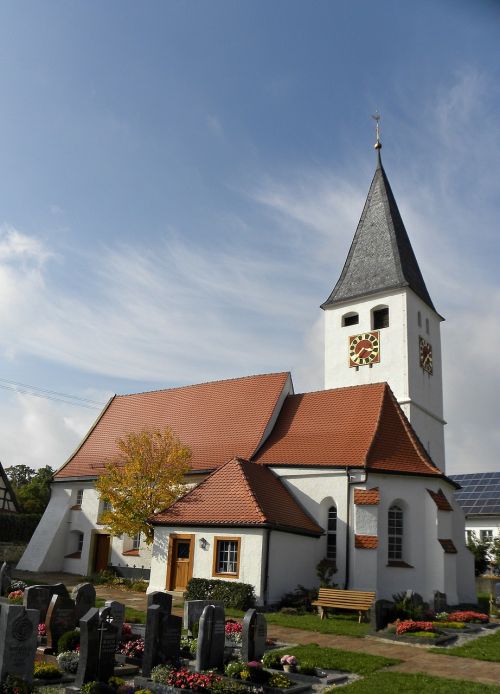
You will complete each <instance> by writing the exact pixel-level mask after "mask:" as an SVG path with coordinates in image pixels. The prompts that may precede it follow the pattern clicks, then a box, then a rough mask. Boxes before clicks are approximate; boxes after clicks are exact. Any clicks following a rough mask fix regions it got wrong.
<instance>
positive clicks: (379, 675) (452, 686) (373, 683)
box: [325, 672, 500, 694]
mask: <svg viewBox="0 0 500 694" xmlns="http://www.w3.org/2000/svg"><path fill="white" fill-rule="evenodd" d="M334 691H337V688H334V689H333V688H332V689H329V690H326V692H325V694H333V692H334ZM347 692H349V694H387V693H388V692H405V694H422V692H432V694H498V693H499V692H500V687H497V686H495V685H492V684H481V683H480V682H466V681H465V680H450V679H445V678H444V677H430V676H428V675H420V674H415V675H413V674H407V673H403V672H376V673H375V674H374V675H372V676H371V677H367V678H366V679H364V680H358V681H357V682H353V683H352V684H350V685H349V686H348V687H347V688H346V693H347Z"/></svg>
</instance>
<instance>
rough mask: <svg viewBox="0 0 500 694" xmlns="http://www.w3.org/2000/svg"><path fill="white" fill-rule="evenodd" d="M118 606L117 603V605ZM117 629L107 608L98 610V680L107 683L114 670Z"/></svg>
mask: <svg viewBox="0 0 500 694" xmlns="http://www.w3.org/2000/svg"><path fill="white" fill-rule="evenodd" d="M118 604H119V603H118ZM117 639H118V629H117V625H116V624H115V621H114V618H113V613H112V612H111V609H110V608H109V607H101V609H100V610H99V665H98V673H97V674H98V680H99V681H100V682H107V681H108V680H109V678H110V677H112V676H113V673H114V669H115V653H116V643H117Z"/></svg>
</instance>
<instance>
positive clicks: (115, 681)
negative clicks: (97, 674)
mask: <svg viewBox="0 0 500 694" xmlns="http://www.w3.org/2000/svg"><path fill="white" fill-rule="evenodd" d="M108 684H109V686H110V687H113V689H118V688H119V687H122V686H123V685H124V684H125V680H124V679H123V677H117V676H116V675H113V676H112V677H110V678H109V680H108Z"/></svg>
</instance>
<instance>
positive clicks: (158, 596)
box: [148, 590, 172, 614]
mask: <svg viewBox="0 0 500 694" xmlns="http://www.w3.org/2000/svg"><path fill="white" fill-rule="evenodd" d="M151 605H160V606H161V608H162V610H164V611H165V612H167V613H168V614H170V613H171V612H172V596H171V595H170V593H165V592H164V591H163V590H155V591H153V592H152V593H149V595H148V607H150V606H151Z"/></svg>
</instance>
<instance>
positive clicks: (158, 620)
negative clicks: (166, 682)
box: [142, 603, 182, 677]
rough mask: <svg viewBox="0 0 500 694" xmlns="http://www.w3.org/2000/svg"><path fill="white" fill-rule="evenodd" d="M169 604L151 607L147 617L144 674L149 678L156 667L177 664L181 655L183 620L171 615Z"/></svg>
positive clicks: (143, 659)
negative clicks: (171, 663)
mask: <svg viewBox="0 0 500 694" xmlns="http://www.w3.org/2000/svg"><path fill="white" fill-rule="evenodd" d="M165 608H166V609H165ZM168 609H169V605H168V603H165V604H164V606H162V605H159V604H153V605H150V606H149V607H148V609H147V616H146V635H145V638H144V655H143V658H142V674H143V676H144V677H149V675H150V674H151V669H152V668H153V667H154V666H155V665H163V664H165V663H167V662H176V661H177V660H178V658H179V655H180V646H181V631H182V618H181V617H177V616H175V615H172V614H169V612H168V611H167V610H168Z"/></svg>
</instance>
